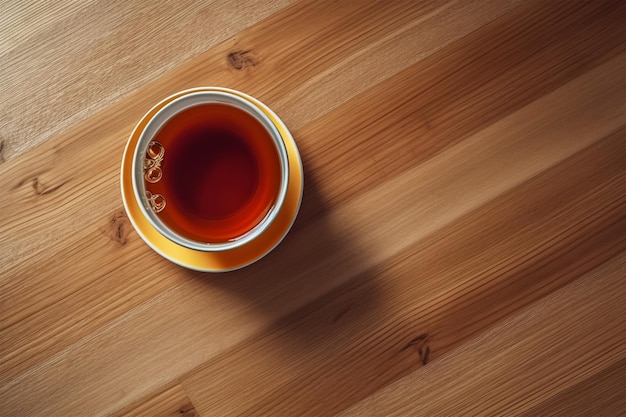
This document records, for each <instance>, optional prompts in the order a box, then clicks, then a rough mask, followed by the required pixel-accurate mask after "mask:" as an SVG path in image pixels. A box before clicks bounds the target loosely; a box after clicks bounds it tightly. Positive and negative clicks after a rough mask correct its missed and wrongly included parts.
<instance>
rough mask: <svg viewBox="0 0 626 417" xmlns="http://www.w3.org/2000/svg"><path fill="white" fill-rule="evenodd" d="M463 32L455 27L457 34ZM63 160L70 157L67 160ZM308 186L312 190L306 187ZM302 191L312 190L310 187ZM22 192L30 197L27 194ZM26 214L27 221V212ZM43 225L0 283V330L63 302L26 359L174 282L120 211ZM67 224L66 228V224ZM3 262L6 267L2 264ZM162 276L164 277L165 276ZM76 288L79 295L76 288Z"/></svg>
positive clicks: (452, 19)
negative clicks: (88, 223)
mask: <svg viewBox="0 0 626 417" xmlns="http://www.w3.org/2000/svg"><path fill="white" fill-rule="evenodd" d="M450 10H452V11H454V13H452V14H447V15H444V16H443V17H442V19H443V20H442V19H439V20H435V21H434V22H433V21H431V20H432V19H435V18H436V17H437V16H438V15H437V14H436V15H435V16H433V17H432V18H428V19H427V20H426V22H425V25H426V29H428V28H436V27H438V26H439V24H443V23H446V24H451V25H454V24H459V25H460V23H459V22H461V23H462V22H463V19H459V18H458V17H457V16H458V15H459V14H460V13H461V12H464V11H465V10H464V9H463V8H461V9H458V8H457V9H454V8H450V9H445V10H444V11H445V12H448V11H450ZM486 10H487V9H485V10H484V12H485V15H486V16H492V15H493V13H494V10H493V8H491V9H489V10H490V13H486ZM480 11H481V9H480V8H477V9H472V13H470V14H469V15H470V16H472V17H473V18H475V19H474V20H475V21H474V24H478V23H479V22H480V19H478V18H479V17H480V14H477V13H478V12H480ZM466 23H467V22H466ZM421 27H422V26H421V25H418V26H417V28H421ZM464 27H465V26H462V25H461V26H460V27H459V28H460V29H461V28H464ZM469 28H471V26H467V29H469ZM464 30H465V29H464ZM424 33H425V32H424ZM436 33H437V32H436V31H435V34H436ZM393 39H395V38H393ZM428 45H430V44H429V43H427V44H426V46H428ZM581 59H582V58H581ZM397 62H401V61H396V63H397ZM403 83H404V84H409V85H410V80H406V81H403ZM388 84H389V85H391V86H393V85H395V84H396V80H391V82H389V83H388ZM329 127H332V125H329ZM329 136H330V135H329ZM67 157H68V158H69V155H68V156H67ZM79 159H80V158H79ZM115 169H117V167H112V168H111V172H113V171H114V170H115ZM81 175H82V176H83V180H84V181H85V182H89V181H92V180H93V178H92V174H91V173H90V172H89V171H88V170H87V171H86V172H85V173H84V174H81ZM111 175H112V174H111ZM105 177H106V176H105ZM103 178H104V177H103ZM309 184H311V182H310V181H309ZM111 187H117V184H115V183H112V184H111ZM309 187H311V186H310V185H309ZM27 188H28V187H27ZM92 190H93V191H94V192H95V193H96V195H98V194H100V195H107V194H109V193H111V194H116V191H114V190H108V187H107V188H104V189H101V190H100V189H92ZM22 191H24V190H22ZM26 192H30V191H28V190H26ZM48 196H49V194H46V198H48ZM316 196H318V197H320V198H317V197H316ZM83 198H87V197H86V193H79V196H77V197H75V198H73V200H72V201H75V204H76V206H77V207H78V206H79V207H83V208H84V207H86V206H88V205H90V204H93V205H94V211H93V212H92V213H96V212H99V211H101V210H102V206H103V205H105V206H106V204H107V202H101V201H97V198H96V199H95V200H94V201H84V200H83ZM311 198H312V200H310V201H309V202H305V204H304V207H303V216H304V217H306V216H307V214H306V213H305V212H308V213H312V212H317V211H319V210H318V209H317V208H311V207H313V205H315V206H317V207H319V205H318V204H319V203H318V201H316V199H317V200H321V196H319V194H318V193H316V192H314V191H313V192H308V193H307V199H311ZM35 201H37V200H35ZM40 203H41V205H40V206H37V207H36V208H34V210H35V212H36V213H40V212H42V211H45V214H44V213H40V214H43V215H46V214H49V213H48V211H49V210H47V209H48V208H49V207H48V206H47V205H44V202H43V201H40ZM95 205H99V206H100V208H99V209H98V210H96V208H95ZM44 208H46V210H44ZM40 214H38V217H40ZM25 216H26V217H30V215H29V214H26V215H25ZM83 217H84V216H82V215H81V216H79V218H80V219H82V218H83ZM49 219H50V220H51V221H53V223H54V224H53V225H50V224H48V223H47V222H46V223H44V224H40V225H38V227H41V228H45V229H47V230H50V228H51V227H53V228H58V229H59V234H58V235H54V234H51V235H50V237H51V238H53V239H54V240H53V242H52V243H54V244H53V245H52V247H49V246H48V247H46V251H45V252H43V253H41V252H37V251H35V253H33V254H31V255H30V257H29V259H30V261H29V260H25V259H23V258H22V257H21V256H20V254H19V253H14V254H10V253H9V255H10V256H11V258H12V259H14V260H15V262H16V266H15V268H13V269H11V270H10V271H9V272H7V273H5V275H4V277H5V279H6V282H7V285H5V286H4V288H3V293H2V294H3V296H0V297H2V302H3V304H4V306H5V308H6V309H7V310H10V311H11V313H12V314H10V315H5V316H3V317H0V323H2V325H3V327H8V326H11V325H13V324H14V323H17V322H18V321H19V320H21V319H23V318H26V317H29V316H30V315H31V314H33V312H34V311H37V310H42V309H44V308H45V307H46V306H48V305H52V304H53V303H54V302H56V301H58V300H63V302H62V303H61V304H60V305H58V306H56V307H55V308H53V309H48V310H46V312H45V313H43V312H41V313H40V314H38V315H36V316H34V317H31V318H30V319H29V323H34V322H36V321H38V322H39V323H40V324H39V325H33V324H29V325H28V326H24V327H22V328H20V329H19V330H18V331H22V332H28V333H26V334H24V333H21V334H17V335H16V334H12V337H11V338H10V339H12V340H15V341H16V342H17V343H22V344H23V343H25V342H24V341H28V343H30V344H31V345H35V344H37V343H39V340H46V342H44V343H43V344H42V345H40V349H39V352H33V351H32V350H29V352H30V355H31V359H32V360H35V359H36V358H37V357H38V356H37V355H41V354H42V352H45V354H46V355H49V354H51V353H54V352H56V351H59V350H60V349H62V348H63V347H64V346H67V345H69V344H70V343H71V342H73V341H75V340H77V339H78V338H80V337H81V336H82V335H84V334H87V333H88V331H89V330H90V329H94V328H96V327H97V326H98V325H101V324H102V323H103V322H106V320H110V319H112V318H114V317H116V316H117V315H118V314H119V312H120V311H128V310H130V309H132V308H133V307H134V306H136V305H138V304H139V303H141V302H142V301H143V300H146V299H149V298H150V297H152V296H153V295H154V294H157V293H158V292H160V291H162V290H164V289H167V288H171V287H172V286H174V285H177V283H178V282H179V280H178V279H176V275H175V274H174V271H175V270H176V268H173V267H172V266H171V265H169V264H167V263H164V262H163V261H162V260H160V259H159V258H158V257H156V259H154V258H152V259H150V260H148V261H147V262H146V263H142V264H140V265H138V264H136V263H135V259H137V257H138V256H139V254H141V253H142V250H143V251H144V252H149V250H148V249H147V248H146V247H145V245H143V244H142V243H141V242H139V241H137V240H136V235H135V234H134V233H132V232H131V231H130V226H129V223H128V221H127V219H126V218H125V216H124V214H123V213H122V212H120V210H113V211H112V212H111V213H110V214H108V215H107V217H106V218H104V219H101V220H99V223H98V224H96V225H95V226H96V228H95V230H94V229H93V228H92V227H90V228H89V229H87V230H86V231H80V232H79V233H77V236H76V237H72V238H68V239H67V240H66V239H65V238H64V236H69V235H70V234H71V232H72V230H73V227H78V226H80V223H81V221H76V217H75V216H71V217H70V216H67V217H66V219H67V220H63V221H62V222H58V221H57V214H54V215H52V216H50V218H49ZM68 222H71V224H69V223H68ZM32 225H33V223H30V222H29V223H26V224H23V227H24V228H25V230H30V229H29V228H30V227H32ZM77 225H78V226H77ZM294 233H295V231H294ZM7 235H8V236H9V237H10V234H8V233H7ZM20 238H25V239H29V240H32V241H33V243H35V241H36V243H35V244H36V245H37V248H38V247H39V246H41V245H43V243H44V241H42V240H41V235H37V239H35V236H33V235H32V234H31V233H28V234H26V235H24V236H21V237H20ZM20 238H16V237H15V236H13V243H14V245H13V246H12V249H15V246H19V245H15V243H17V242H16V241H19V239H20ZM7 240H8V239H7ZM44 240H45V239H44ZM48 243H51V242H48ZM27 249H31V250H32V249H33V248H32V247H30V248H27V247H24V250H27ZM94 253H97V254H99V256H98V259H96V260H94V259H93V254H94ZM67 258H72V259H75V260H76V261H75V262H74V263H72V264H71V265H67V264H66V262H64V259H67ZM5 261H6V259H5ZM18 261H19V263H18ZM10 263H11V262H5V263H4V265H7V264H10ZM131 271H135V272H131ZM157 271H158V272H157ZM164 271H166V272H165V273H164ZM120 272H124V273H126V272H128V275H130V276H131V278H130V279H128V278H125V279H123V280H115V279H114V278H112V277H115V276H121V275H120ZM24 275H27V276H30V277H31V278H30V279H29V280H27V281H25V280H21V279H16V278H17V277H20V276H24ZM67 275H72V276H74V277H76V278H75V279H72V280H67V279H65V278H64V277H65V276H67ZM80 288H82V290H79V289H80ZM102 303H106V304H107V305H109V311H108V313H107V314H106V315H102V314H95V311H96V310H97V309H98V308H99V307H98V306H100V305H102ZM68 311H72V312H73V314H71V315H68V314H67V313H68ZM55 312H57V313H55ZM76 323H81V326H80V328H78V329H77V328H76ZM69 329H71V331H72V333H71V334H68V330H69ZM5 334H6V333H5ZM50 334H64V336H65V337H63V338H51V337H49V335H50ZM20 341H21V342H20ZM53 347H54V348H53ZM22 349H23V350H27V349H30V348H28V347H27V346H24V345H23V346H22ZM17 355H19V352H18V351H14V356H15V357H17ZM26 366H28V362H20V365H18V367H16V368H11V372H18V371H19V370H20V369H24V367H26ZM11 372H7V378H8V377H10V376H11Z"/></svg>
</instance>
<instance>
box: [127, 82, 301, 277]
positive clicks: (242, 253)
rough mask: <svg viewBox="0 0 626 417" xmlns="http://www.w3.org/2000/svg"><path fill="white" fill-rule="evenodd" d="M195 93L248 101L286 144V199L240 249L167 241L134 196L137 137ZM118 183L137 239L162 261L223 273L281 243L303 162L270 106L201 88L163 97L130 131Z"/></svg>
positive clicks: (294, 209) (297, 196)
mask: <svg viewBox="0 0 626 417" xmlns="http://www.w3.org/2000/svg"><path fill="white" fill-rule="evenodd" d="M198 91H220V92H227V93H230V94H234V95H237V96H239V97H241V98H243V99H245V100H248V101H249V102H250V103H252V104H253V105H255V106H257V107H258V108H259V109H260V110H261V111H262V112H263V113H265V114H266V115H267V117H269V118H270V119H271V120H272V122H273V123H274V125H275V126H276V128H277V129H278V131H279V133H280V135H281V136H282V139H283V141H284V143H285V147H286V148H287V155H288V161H289V183H288V185H287V195H286V196H285V201H284V203H283V206H282V208H281V210H280V211H279V213H278V215H277V217H276V218H275V219H274V221H273V222H272V224H271V225H270V226H269V227H268V228H267V229H266V230H265V231H264V232H263V234H261V235H260V236H259V237H258V238H256V239H254V240H252V241H251V242H249V243H247V244H245V245H243V246H240V247H237V248H234V249H231V250H227V251H221V252H202V251H197V250H193V249H189V248H186V247H184V246H181V245H179V244H177V243H174V242H172V241H171V240H169V239H167V238H166V237H165V236H163V235H162V234H160V233H159V232H158V231H157V230H156V229H155V228H154V227H153V226H152V225H151V224H150V222H148V220H147V219H146V218H145V217H144V215H143V214H142V212H141V209H140V208H139V203H138V202H137V199H136V197H135V195H134V193H133V184H132V160H133V153H134V152H135V148H136V146H137V142H138V141H139V136H140V135H141V132H142V131H143V129H144V128H145V127H146V125H147V124H148V121H149V120H150V119H151V118H152V117H153V116H154V115H155V114H156V112H157V111H159V109H161V107H163V106H165V105H166V104H167V103H169V102H170V101H172V100H174V99H177V98H179V97H182V96H184V95H186V94H189V93H194V92H198ZM120 182H121V186H122V200H123V202H124V208H125V209H126V213H127V214H128V218H129V219H130V221H131V223H132V224H133V226H134V227H135V230H136V231H137V233H139V236H141V238H142V239H143V240H144V241H145V242H146V243H147V244H148V246H150V247H151V248H152V249H154V250H155V251H156V252H157V253H159V254H160V255H161V256H163V257H164V258H166V259H169V260H170V261H172V262H174V263H176V264H178V265H181V266H184V267H185V268H190V269H195V270H197V271H204V272H226V271H232V270H234V269H239V268H243V267H244V266H246V265H249V264H251V263H253V262H255V261H257V260H259V259H261V258H262V257H263V256H265V255H266V254H267V253H268V252H270V251H271V250H272V249H274V248H275V247H276V246H277V245H278V244H279V243H280V242H281V241H282V240H283V238H284V237H285V235H286V234H287V232H288V231H289V229H290V228H291V226H292V225H293V222H294V221H295V219H296V215H297V214H298V210H299V209H300V203H301V201H302V191H303V188H304V174H303V171H302V160H301V159H300V153H299V152H298V148H297V147H296V142H295V141H294V140H293V137H292V136H291V133H289V130H288V129H287V127H286V126H285V124H284V123H283V122H282V120H280V119H279V118H278V116H277V115H276V114H275V113H274V112H273V111H272V110H270V108H269V107H267V106H266V105H264V104H263V103H261V102H260V101H258V100H256V99H254V98H252V97H250V96H248V95H247V94H243V93H241V92H239V91H236V90H231V89H228V88H221V87H200V88H194V89H190V90H185V91H181V92H179V93H176V94H174V95H172V96H170V97H168V98H166V99H165V100H163V101H161V102H160V103H159V104H157V105H156V106H154V107H153V108H152V109H150V111H149V112H148V113H147V114H146V115H145V116H144V117H143V118H142V119H141V121H140V122H139V123H138V124H137V126H136V127H135V129H134V130H133V133H131V135H130V138H129V139H128V143H127V144H126V149H125V150H124V156H123V158H122V170H121V181H120Z"/></svg>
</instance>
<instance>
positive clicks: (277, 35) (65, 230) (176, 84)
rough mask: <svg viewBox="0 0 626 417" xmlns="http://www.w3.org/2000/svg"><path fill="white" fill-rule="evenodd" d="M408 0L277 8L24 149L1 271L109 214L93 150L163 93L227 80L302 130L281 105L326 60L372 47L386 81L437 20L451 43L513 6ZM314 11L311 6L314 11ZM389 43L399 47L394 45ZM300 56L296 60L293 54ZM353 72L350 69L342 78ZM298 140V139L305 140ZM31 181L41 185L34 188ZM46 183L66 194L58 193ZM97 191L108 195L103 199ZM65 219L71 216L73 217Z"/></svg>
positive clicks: (325, 103) (117, 137) (10, 173)
mask: <svg viewBox="0 0 626 417" xmlns="http://www.w3.org/2000/svg"><path fill="white" fill-rule="evenodd" d="M407 3H408V4H404V3H398V4H399V5H402V4H404V9H401V11H403V12H404V13H399V12H398V10H397V9H395V8H394V9H391V11H395V13H391V12H386V13H385V14H381V13H371V15H370V16H369V17H367V18H364V19H362V20H361V21H359V20H356V19H355V15H354V13H353V12H354V11H355V10H357V9H360V8H361V7H360V6H359V5H358V4H356V3H354V2H348V5H346V6H345V7H343V8H341V10H340V11H341V13H338V11H333V10H327V11H323V10H319V9H320V8H321V9H327V8H325V7H324V6H323V5H320V4H317V5H316V4H315V2H314V3H313V4H304V5H302V4H299V8H296V7H295V6H294V7H293V8H289V9H288V10H286V11H285V13H279V14H276V15H275V16H274V17H272V19H269V20H268V21H267V22H263V23H262V24H261V25H259V26H257V27H254V28H251V29H250V30H249V31H244V32H242V33H240V34H239V35H238V37H237V39H238V40H237V41H236V42H235V41H229V42H226V43H224V44H221V45H219V46H217V47H216V48H212V49H211V50H210V51H208V52H207V53H206V54H203V55H202V56H201V57H199V58H198V59H197V60H194V61H192V62H191V63H190V64H187V65H185V66H184V67H183V68H180V69H177V70H176V71H174V72H173V73H172V74H168V75H167V76H164V77H162V78H161V79H159V80H158V82H154V83H150V84H149V85H147V86H146V87H143V88H142V89H140V90H139V91H137V92H136V93H135V94H133V95H132V96H130V97H127V98H125V100H124V102H123V103H120V104H119V105H115V106H110V107H109V108H107V110H106V111H104V112H102V114H97V115H95V116H94V117H92V118H91V119H90V120H88V121H86V122H85V123H83V124H81V125H79V126H78V127H76V128H75V129H73V130H71V131H69V132H67V133H66V134H63V135H60V136H59V137H56V138H55V139H54V140H52V141H49V142H47V143H46V144H45V145H43V146H41V147H39V148H38V149H35V150H33V152H30V153H28V154H27V155H24V158H23V159H22V160H21V161H20V163H16V164H11V163H7V164H4V165H0V187H5V193H6V194H5V198H6V205H5V206H4V207H0V236H2V237H3V238H4V239H6V241H11V242H13V244H12V245H11V251H7V252H3V253H0V271H2V270H5V269H6V268H9V267H12V266H13V267H14V266H16V265H17V264H23V263H24V258H25V257H29V256H30V257H32V255H33V254H38V255H39V254H41V255H43V256H46V254H45V253H44V251H45V250H47V249H48V248H50V247H55V246H57V245H59V244H62V243H63V242H64V239H65V238H66V237H69V236H72V235H75V234H80V233H81V232H82V230H83V229H84V228H85V227H88V226H89V225H92V224H93V223H94V222H96V221H100V222H102V221H103V219H102V217H101V213H102V212H103V211H104V212H108V213H113V212H115V211H116V210H118V209H119V208H120V207H121V200H120V199H119V198H118V195H119V193H118V188H119V184H118V179H117V172H118V170H119V160H117V159H116V158H111V159H107V160H104V161H101V163H99V164H98V176H97V177H96V178H94V173H93V150H92V149H99V150H101V149H109V150H110V151H111V153H112V154H116V155H117V154H121V152H122V150H123V147H124V144H125V141H126V138H127V137H128V134H129V133H130V131H131V129H132V127H133V126H134V124H135V123H136V122H137V121H138V120H139V118H140V117H141V116H142V114H143V113H144V112H145V111H146V110H147V109H148V108H150V107H151V106H152V105H153V104H154V103H156V102H157V101H159V100H161V99H162V98H163V97H165V96H167V95H169V94H171V93H173V92H175V91H178V90H181V89H184V88H189V87H196V86H198V85H205V84H221V85H228V86H231V87H234V88H240V89H243V90H245V91H247V92H250V93H253V94H255V95H257V96H259V97H261V98H263V99H269V100H270V101H268V103H269V104H271V106H272V108H273V109H274V110H276V111H277V112H278V113H279V114H280V115H282V116H283V117H285V116H287V117H285V120H286V121H287V122H288V125H289V127H290V128H291V129H297V128H298V127H300V126H302V125H303V124H304V123H305V122H308V121H309V120H310V119H309V118H308V115H307V114H306V113H304V112H299V113H298V114H296V115H291V116H290V115H288V114H287V115H285V113H286V112H287V111H288V109H289V108H290V106H292V105H291V104H289V103H285V105H281V103H280V102H278V99H279V98H286V97H290V98H298V97H299V98H300V99H304V97H303V96H302V95H301V94H308V92H307V91H303V92H302V93H301V94H298V95H295V96H294V95H293V92H292V90H295V89H296V88H297V87H298V86H299V85H301V84H302V83H304V81H305V80H306V79H307V78H310V77H313V76H316V74H318V73H319V71H322V70H323V68H324V67H323V65H326V66H327V67H333V66H336V65H338V63H339V62H344V61H345V65H347V66H349V65H350V64H351V63H353V62H352V61H351V57H352V56H353V55H354V54H358V53H359V52H361V51H362V50H363V49H366V50H368V51H369V55H368V57H369V59H370V61H371V62H380V63H382V64H384V65H381V66H377V68H384V69H385V70H384V72H383V73H381V75H378V77H379V78H382V77H383V75H391V74H393V73H396V72H398V71H400V70H402V69H404V68H406V67H407V66H409V65H410V64H412V63H414V62H416V61H418V60H419V59H421V58H423V57H425V56H428V55H429V54H430V53H432V52H433V51H434V50H436V47H437V46H436V45H437V44H434V43H432V42H430V41H425V42H424V41H422V42H420V38H418V37H417V35H416V33H417V32H419V33H420V34H421V35H422V36H425V35H429V37H426V38H425V39H430V36H432V37H434V38H435V39H436V40H439V39H441V37H442V36H441V35H440V31H441V29H440V28H441V27H455V29H456V30H455V31H454V32H450V31H446V32H445V34H444V35H445V37H444V38H443V39H442V40H441V42H442V43H443V44H446V43H449V42H451V41H453V40H455V39H459V38H461V37H462V36H463V35H465V34H467V33H470V32H472V31H473V30H475V29H476V28H478V27H480V26H481V25H484V24H485V23H487V22H488V21H489V20H488V19H490V18H494V17H496V16H498V15H499V14H503V13H505V12H506V11H507V10H509V9H510V8H511V3H510V2H501V1H496V2H495V3H489V4H487V5H486V6H491V8H490V9H489V10H490V12H486V11H485V10H484V9H482V8H478V9H477V10H476V11H474V10H472V11H471V12H469V11H467V10H465V9H459V8H454V9H452V10H450V9H449V8H445V7H443V6H445V4H446V3H444V2H441V4H439V3H438V4H432V5H430V6H429V4H430V3H428V4H426V5H425V6H424V7H419V8H415V7H413V6H412V5H413V2H407ZM377 5H378V6H377ZM437 5H439V6H440V7H439V9H437V8H436V7H435V6H437ZM383 6H384V5H381V4H377V3H376V4H372V6H371V7H379V8H381V7H382V8H384V9H386V7H383ZM311 8H313V10H310V9H311ZM433 9H434V10H440V13H435V12H434V11H433ZM373 10H377V9H373ZM307 12H309V13H307ZM312 12H315V16H318V15H319V16H320V17H319V19H320V20H321V21H325V22H326V23H325V24H323V25H320V26H319V27H318V26H311V24H310V22H307V20H309V19H310V17H309V16H310V14H311V13H312ZM398 14H400V15H402V14H406V15H408V16H413V17H414V18H416V19H417V20H418V21H420V22H422V20H423V19H422V15H424V14H425V15H426V16H424V18H425V20H423V22H422V23H421V24H418V25H417V26H416V25H415V24H414V23H407V24H406V25H404V26H408V27H409V28H411V29H410V31H409V32H410V34H411V38H409V39H410V40H413V41H415V42H417V44H413V43H411V42H406V40H407V39H404V37H405V35H406V31H405V30H403V26H402V25H401V24H400V25H399V23H401V22H398V21H397V19H396V17H397V15H398ZM463 14H467V18H466V19H459V16H461V15H463ZM440 15H441V16H440ZM331 17H332V18H331ZM426 17H428V18H426ZM368 25H375V26H376V27H377V28H378V30H377V32H376V34H378V35H379V36H381V37H382V38H383V39H386V36H391V39H388V40H387V42H386V43H384V44H382V45H381V46H380V47H376V48H374V49H373V50H369V48H370V46H369V44H368V43H367V42H366V41H367V40H368V39H369V40H371V39H370V38H366V39H364V40H362V41H361V40H360V39H361V38H360V37H355V36H354V32H355V31H356V30H357V29H358V28H363V27H366V26H368ZM455 25H456V26H455ZM385 30H386V31H387V32H385ZM344 32H345V33H344ZM314 35H315V36H314ZM286 37H288V38H289V39H290V40H291V42H290V44H289V47H287V49H286V50H284V51H283V53H282V54H275V53H268V58H265V57H264V56H262V55H257V57H256V59H257V60H258V61H259V62H258V63H257V65H256V66H253V67H251V68H245V69H243V70H241V71H240V70H235V69H233V68H232V66H229V64H228V60H227V59H226V58H227V56H229V54H230V53H232V52H233V51H238V50H240V49H242V48H243V50H248V49H252V50H255V46H256V45H259V44H262V45H265V47H267V48H269V49H270V50H272V49H273V48H274V49H277V48H280V49H281V50H283V49H285V46H284V45H283V43H284V39H285V38H286ZM320 37H322V38H323V37H325V39H326V41H325V42H322V41H320V39H319V38H320ZM329 42H330V44H329ZM405 42H406V43H405ZM330 45H332V46H334V48H335V49H337V50H338V52H337V53H334V54H332V55H327V54H324V51H325V50H327V49H328V48H329V46H330ZM391 46H393V48H389V49H388V47H391ZM407 49H411V50H415V51H416V53H417V52H419V54H417V55H411V54H408V53H407V52H406V50H407ZM294 56H297V57H298V59H294V58H293V57H294ZM261 57H263V60H262V61H261ZM405 58H406V59H405ZM309 62H315V66H312V65H309V64H308V63H309ZM315 71H317V72H315ZM292 74H297V76H296V75H292ZM350 76H351V74H347V75H346V77H350ZM371 76H374V75H373V73H372V71H363V75H362V76H361V77H360V78H356V79H354V81H355V82H356V86H357V87H358V88H346V89H337V88H336V87H335V84H334V83H333V85H328V83H325V84H322V83H320V87H321V86H322V85H325V86H326V87H327V88H326V89H320V92H325V93H326V94H325V97H321V98H320V99H319V100H318V101H316V102H311V101H309V104H310V107H311V108H316V109H318V110H317V112H319V111H320V109H325V111H328V110H330V109H331V108H332V107H331V106H330V103H331V101H330V100H329V99H328V98H329V97H331V96H336V95H337V92H338V91H342V95H341V97H342V99H344V100H347V99H349V98H350V97H351V96H353V95H355V94H357V93H359V92H361V91H363V90H364V89H365V88H366V87H365V86H368V85H369V81H370V80H369V78H368V77H371ZM327 78H332V79H333V81H334V82H337V83H340V84H342V85H346V84H347V83H346V82H345V81H346V80H345V79H343V78H339V79H337V78H333V77H332V74H328V76H327ZM259 79H263V80H270V82H269V83H268V85H267V86H263V85H260V83H259V82H258V80H259ZM270 84H271V85H270ZM353 87H354V86H353ZM270 95H271V96H270ZM272 97H275V98H272ZM338 101H340V100H339V99H338V98H335V99H334V100H332V104H333V105H336V104H339V103H338ZM84 137H90V138H91V146H90V147H85V146H84V141H83V139H84ZM298 143H302V141H301V140H300V139H299V140H298ZM35 179H36V184H37V187H35V186H34V184H35V182H34V181H35ZM81 184H89V185H90V187H88V188H87V189H84V187H82V186H81ZM60 187H62V188H60ZM0 189H1V188H0ZM38 190H39V191H43V190H46V192H45V195H44V196H42V195H41V193H40V192H38ZM50 190H59V191H60V192H56V193H52V192H50ZM101 196H112V197H110V198H106V199H103V198H101ZM69 202H71V203H72V204H71V206H70V207H72V211H70V212H68V206H67V204H68V203H69ZM5 207H6V208H5ZM11 207H20V208H21V209H20V210H19V211H16V212H14V211H9V212H4V210H7V208H11ZM57 207H63V210H60V209H56V208H57ZM66 219H67V220H66ZM69 219H72V221H68V220H69ZM104 221H105V222H106V221H108V219H106V220H104ZM31 227H34V228H39V229H46V230H47V231H48V233H46V234H45V235H44V236H42V235H38V236H37V237H35V236H33V234H32V233H31V232H30V230H31ZM92 230H93V229H92ZM50 258H51V256H48V259H50Z"/></svg>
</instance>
